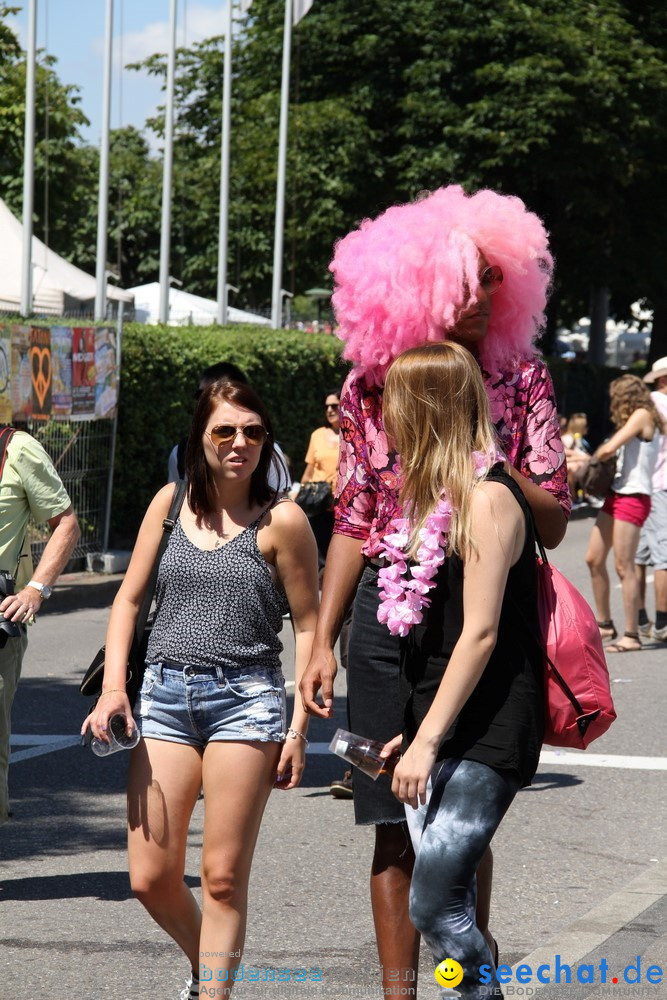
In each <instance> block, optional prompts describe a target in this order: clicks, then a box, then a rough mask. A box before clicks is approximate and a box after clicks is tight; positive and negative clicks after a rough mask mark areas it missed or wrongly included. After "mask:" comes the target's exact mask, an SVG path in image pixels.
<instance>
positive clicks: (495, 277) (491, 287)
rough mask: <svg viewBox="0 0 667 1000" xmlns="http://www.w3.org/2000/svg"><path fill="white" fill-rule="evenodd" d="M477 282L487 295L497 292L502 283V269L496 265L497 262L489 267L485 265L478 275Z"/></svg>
mask: <svg viewBox="0 0 667 1000" xmlns="http://www.w3.org/2000/svg"><path fill="white" fill-rule="evenodd" d="M479 283H480V285H481V286H482V288H483V289H484V291H485V292H488V293H489V295H493V293H494V292H497V291H498V289H499V288H500V286H501V285H502V283H503V270H502V268H501V267H498V265H497V264H493V265H492V266H491V267H485V268H484V270H483V271H482V273H481V274H480V276H479Z"/></svg>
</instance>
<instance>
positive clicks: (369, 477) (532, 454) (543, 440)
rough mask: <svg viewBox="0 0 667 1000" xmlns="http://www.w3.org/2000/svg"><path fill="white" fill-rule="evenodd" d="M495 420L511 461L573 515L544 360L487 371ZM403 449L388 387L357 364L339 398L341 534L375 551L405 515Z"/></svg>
mask: <svg viewBox="0 0 667 1000" xmlns="http://www.w3.org/2000/svg"><path fill="white" fill-rule="evenodd" d="M482 374H483V376H484V382H485V385H486V391H487V394H488V397H489V403H490V405H491V419H492V420H493V423H494V424H495V426H496V430H497V431H498V437H499V441H500V446H501V447H502V448H503V450H504V452H505V454H506V455H507V458H508V460H509V462H510V464H511V465H513V466H514V467H515V468H516V469H518V470H519V471H520V472H521V473H522V474H523V475H524V476H526V477H527V478H529V479H532V481H533V482H534V483H537V485H538V486H541V487H542V489H545V490H548V491H549V493H551V494H553V496H555V497H556V499H557V500H558V502H559V504H560V505H561V507H562V509H563V512H564V514H565V516H566V517H569V514H570V507H571V499H570V491H569V489H568V485H567V466H566V464H565V452H564V450H563V445H562V442H561V439H560V431H559V427H558V417H557V414H556V400H555V395H554V389H553V384H552V381H551V376H550V375H549V372H548V370H547V367H546V365H545V364H544V362H543V361H540V360H539V359H534V360H532V361H525V362H523V363H522V364H521V365H519V367H518V368H517V369H516V370H514V371H511V372H496V373H495V374H492V375H489V374H488V373H487V372H483V373H482ZM399 477H400V465H399V459H398V455H396V453H395V452H392V451H390V450H389V446H388V444H387V435H386V434H385V430H384V425H383V423H382V388H381V387H378V386H375V385H371V384H369V383H368V382H367V381H366V379H365V378H364V376H363V375H360V374H359V373H358V372H355V371H354V370H353V371H352V372H350V374H349V375H348V377H347V379H346V381H345V385H344V387H343V393H342V397H341V402H340V455H339V460H338V483H337V486H336V498H337V503H336V514H335V526H334V533H336V534H339V535H348V536H349V537H351V538H359V539H362V540H363V543H364V544H363V545H362V548H361V550H362V552H363V553H364V555H366V556H371V557H372V556H375V555H377V553H378V552H379V550H380V541H381V540H382V537H383V535H384V532H385V531H386V529H387V525H388V524H389V522H390V521H391V519H392V518H393V517H395V516H397V515H399V513H400V512H399V507H398V485H399Z"/></svg>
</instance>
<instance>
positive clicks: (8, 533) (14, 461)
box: [0, 431, 72, 591]
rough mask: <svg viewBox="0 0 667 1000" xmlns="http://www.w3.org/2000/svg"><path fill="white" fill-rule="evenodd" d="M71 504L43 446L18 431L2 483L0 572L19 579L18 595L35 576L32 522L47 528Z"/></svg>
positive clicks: (12, 442)
mask: <svg viewBox="0 0 667 1000" xmlns="http://www.w3.org/2000/svg"><path fill="white" fill-rule="evenodd" d="M71 502H72V501H71V500H70V498H69V496H68V495H67V491H66V490H65V487H64V486H63V484H62V481H61V479H60V476H59V475H58V473H57V472H56V470H55V469H54V467H53V463H52V462H51V459H50V458H49V456H48V455H47V454H46V452H45V451H44V449H43V448H42V446H41V444H40V443H39V442H38V441H36V440H35V438H34V437H32V436H31V435H30V434H26V433H25V431H16V433H15V434H14V437H13V438H12V439H11V441H10V442H9V448H8V449H7V461H6V462H5V468H4V471H3V473H2V480H0V569H4V570H7V571H8V572H9V573H11V574H12V575H13V576H16V589H17V591H18V590H21V589H22V588H23V587H25V585H26V583H27V582H28V580H29V579H30V577H31V576H32V560H31V558H30V544H29V542H28V539H27V538H26V529H27V527H28V520H29V519H30V517H32V518H33V520H34V521H35V522H36V523H37V524H43V523H44V522H45V521H49V520H50V519H51V518H52V517H57V516H58V514H62V513H63V511H65V510H67V508H68V507H69V506H70V504H71ZM22 545H23V551H21V546H22ZM19 555H21V560H20V565H19V569H18V572H17V564H18V563H19Z"/></svg>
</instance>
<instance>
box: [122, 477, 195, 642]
mask: <svg viewBox="0 0 667 1000" xmlns="http://www.w3.org/2000/svg"><path fill="white" fill-rule="evenodd" d="M187 486H188V484H187V483H186V481H185V480H184V479H179V480H178V481H177V482H176V483H175V485H174V495H173V497H172V501H171V506H170V507H169V513H168V514H167V516H166V517H165V519H164V521H163V522H162V538H161V539H160V545H159V547H158V550H157V553H156V555H155V561H154V563H153V568H152V570H151V575H150V579H149V581H148V585H147V587H146V593H145V594H144V599H143V601H142V603H141V608H140V610H139V615H138V617H137V623H136V625H135V627H134V642H135V644H136V645H137V647H138V645H139V644H140V643H141V639H142V637H143V634H144V629H145V628H146V622H147V621H148V615H149V613H150V610H151V604H152V603H153V595H154V594H155V586H156V584H157V575H158V571H159V569H160V562H161V560H162V556H163V555H164V552H165V549H166V548H167V545H168V544H169V538H170V537H171V533H172V531H173V530H174V527H175V525H176V522H177V520H178V515H179V514H180V512H181V507H182V506H183V500H184V498H185V492H186V490H187Z"/></svg>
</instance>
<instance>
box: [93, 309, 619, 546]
mask: <svg viewBox="0 0 667 1000" xmlns="http://www.w3.org/2000/svg"><path fill="white" fill-rule="evenodd" d="M340 350H341V344H340V342H339V341H338V340H337V339H336V338H335V337H329V336H326V335H324V334H308V333H300V332H298V331H288V330H281V331H276V330H269V329H266V328H258V327H254V326H247V327H246V326H243V327H241V326H235V327H233V328H231V329H229V328H224V329H223V328H220V327H185V328H175V327H164V326H162V327H160V326H157V327H155V326H150V327H149V326H143V325H140V324H135V323H131V324H128V325H127V326H126V327H125V329H124V337H123V358H122V379H121V390H120V408H119V422H118V440H117V448H116V463H115V465H116V475H115V481H114V493H113V507H112V513H113V517H112V528H113V542H114V544H115V545H116V546H130V545H132V544H133V541H134V537H135V535H136V532H137V529H138V527H139V524H140V522H141V518H142V516H143V512H144V511H145V509H146V507H147V506H148V503H149V502H150V499H151V497H152V496H153V494H154V493H155V492H156V491H157V490H158V489H159V488H160V486H162V485H163V484H164V482H165V480H166V474H167V458H168V455H169V452H170V451H171V449H172V448H173V446H174V444H175V443H176V442H178V441H179V440H180V439H181V438H182V437H184V436H185V434H186V433H187V428H188V424H189V421H190V417H191V414H192V408H193V403H194V400H193V392H194V388H195V386H196V384H197V381H198V379H199V373H200V372H201V371H202V369H203V368H205V367H206V366H207V365H210V364H213V363H214V362H216V361H233V362H234V363H235V364H237V365H238V366H239V367H240V368H241V369H243V370H244V371H245V372H246V374H247V375H248V378H249V380H250V382H251V384H252V385H253V386H254V388H256V389H257V391H258V392H259V394H260V396H261V397H262V399H263V400H264V402H265V403H266V405H267V407H268V409H269V411H270V413H271V416H272V418H273V421H274V424H275V429H276V436H277V438H278V440H279V442H280V444H281V446H282V447H283V450H284V451H285V452H286V454H287V455H288V456H289V457H290V459H291V461H292V468H293V471H294V473H295V475H296V476H297V477H298V476H299V475H300V474H301V471H302V470H303V459H304V456H305V454H306V448H307V445H308V439H309V437H310V434H311V432H312V431H313V430H314V429H315V428H316V427H318V426H320V425H321V424H322V423H323V409H322V398H323V396H324V394H325V393H327V392H328V391H330V390H331V389H333V388H335V387H336V386H340V385H341V384H342V382H343V379H344V377H345V372H346V366H345V364H344V363H343V362H341V359H340ZM548 365H549V370H550V372H551V375H552V378H553V380H554V385H555V388H556V397H557V401H558V408H559V410H560V411H561V412H562V413H564V414H566V415H569V414H571V413H574V412H578V411H584V412H586V413H587V414H588V416H589V425H590V432H589V440H590V441H591V443H592V444H593V445H596V444H598V443H599V442H600V441H601V440H602V439H603V437H604V436H605V435H606V434H607V432H608V429H609V428H608V421H607V411H608V405H607V402H608V396H607V387H608V385H609V382H610V381H611V380H612V379H613V378H615V377H616V376H617V375H618V374H620V372H619V370H618V369H613V368H602V367H599V366H597V365H591V364H587V363H577V362H574V363H570V362H565V361H562V360H560V359H558V358H552V359H549V361H548Z"/></svg>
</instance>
